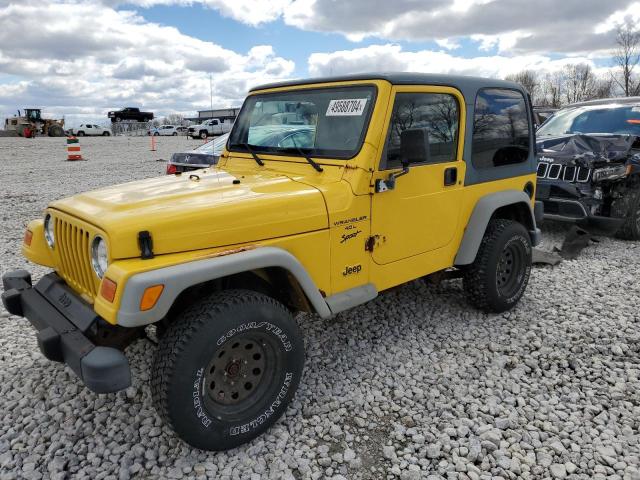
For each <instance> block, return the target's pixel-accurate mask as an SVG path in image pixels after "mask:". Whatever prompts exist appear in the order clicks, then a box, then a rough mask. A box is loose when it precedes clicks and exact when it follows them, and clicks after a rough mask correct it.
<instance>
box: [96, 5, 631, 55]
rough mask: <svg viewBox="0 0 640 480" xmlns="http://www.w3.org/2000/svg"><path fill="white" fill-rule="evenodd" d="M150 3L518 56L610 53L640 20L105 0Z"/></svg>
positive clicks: (620, 13)
mask: <svg viewBox="0 0 640 480" xmlns="http://www.w3.org/2000/svg"><path fill="white" fill-rule="evenodd" d="M103 1H106V2H115V3H117V2H122V3H125V4H127V5H138V6H141V7H149V6H152V5H157V4H165V5H167V4H172V5H183V6H188V5H193V4H200V5H204V6H206V7H209V8H212V9H215V10H217V11H219V12H220V13H221V14H222V15H224V16H227V17H229V18H233V19H234V20H237V21H239V22H242V23H245V24H249V25H254V26H255V25H261V24H265V23H269V22H273V21H275V20H278V19H282V20H283V21H284V22H285V23H286V24H288V25H291V26H294V27H297V28H300V29H302V30H313V31H318V32H332V33H339V34H341V35H344V36H345V37H346V38H347V39H349V40H351V41H353V42H359V41H362V40H363V39H364V38H367V37H369V38H381V39H388V40H392V41H438V42H442V43H443V45H441V46H442V47H443V48H447V49H450V48H449V47H448V46H453V45H454V44H455V42H454V43H452V42H453V40H451V39H453V38H481V39H485V40H484V41H483V42H482V45H483V46H485V47H488V48H493V46H498V47H499V48H500V49H501V51H507V50H510V51H512V53H514V52H518V53H565V54H584V53H587V52H588V53H590V54H591V55H592V56H593V55H595V54H598V55H600V56H603V55H607V54H608V51H609V50H610V49H611V48H612V47H613V35H612V34H611V30H612V29H613V26H615V24H616V23H620V21H622V19H624V18H628V19H631V20H632V21H635V22H639V21H640V13H638V12H640V2H638V1H637V0H607V1H606V2H604V1H601V0H562V1H559V0H536V1H531V0H454V1H453V2H451V1H450V0H394V1H381V0H377V1H371V0H349V1H337V0H270V1H265V0H128V1H126V0H103Z"/></svg>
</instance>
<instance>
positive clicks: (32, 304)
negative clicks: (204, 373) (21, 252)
mask: <svg viewBox="0 0 640 480" xmlns="http://www.w3.org/2000/svg"><path fill="white" fill-rule="evenodd" d="M2 283H3V286H4V290H5V291H4V292H3V293H2V303H3V305H4V307H5V308H6V309H7V311H8V312H9V313H11V314H12V315H17V316H20V317H24V318H26V319H27V320H29V322H30V323H31V325H33V327H34V328H35V329H36V330H37V331H38V333H37V334H36V337H37V339H38V346H39V347H40V350H41V351H42V354H43V355H44V356H45V357H46V358H47V359H49V360H52V361H56V362H63V363H65V364H67V365H68V366H69V367H70V368H71V370H73V371H74V372H75V374H76V375H77V376H78V377H79V378H80V379H81V380H82V382H83V383H84V384H85V385H86V386H87V387H88V388H89V389H90V390H93V391H94V392H96V393H109V392H117V391H119V390H123V389H125V388H127V387H128V386H129V385H131V371H130V369H129V362H128V361H127V358H126V357H125V355H124V353H123V352H122V351H120V350H118V349H116V348H112V347H105V346H97V345H95V344H94V343H93V342H92V341H91V340H90V338H89V336H88V335H89V334H90V332H91V331H92V330H94V329H95V328H96V324H97V322H98V321H99V320H100V317H98V316H97V315H96V314H95V312H94V311H93V309H92V308H91V307H90V306H89V305H88V304H86V303H85V302H84V301H83V300H81V299H80V298H79V297H78V296H77V295H76V294H75V293H74V292H73V291H72V290H71V289H70V288H69V287H68V286H67V285H66V284H65V283H64V281H63V280H62V279H61V278H60V277H59V276H58V275H56V274H55V273H50V274H48V275H45V276H44V277H43V278H42V279H41V280H40V281H39V282H38V283H37V284H36V285H35V287H34V286H32V284H31V275H30V274H29V273H28V272H27V271H25V270H16V271H13V272H9V273H7V274H5V275H4V276H3V277H2Z"/></svg>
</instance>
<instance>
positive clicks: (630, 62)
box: [613, 22, 640, 97]
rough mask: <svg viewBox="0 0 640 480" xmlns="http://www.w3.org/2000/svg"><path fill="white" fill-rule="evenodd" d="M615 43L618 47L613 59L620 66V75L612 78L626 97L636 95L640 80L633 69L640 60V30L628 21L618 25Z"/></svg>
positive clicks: (639, 91) (639, 87) (639, 92)
mask: <svg viewBox="0 0 640 480" xmlns="http://www.w3.org/2000/svg"><path fill="white" fill-rule="evenodd" d="M616 44H617V45H618V47H617V48H616V52H615V55H614V57H613V59H614V61H615V64H616V65H617V66H618V67H619V68H620V75H619V76H614V77H613V78H614V80H615V82H616V83H617V84H618V86H619V87H620V88H621V89H622V90H623V91H624V95H625V96H626V97H631V96H633V95H638V94H640V81H639V80H638V79H637V75H636V74H635V72H634V70H635V69H636V67H637V66H638V63H639V62H640V31H639V30H638V29H637V28H636V27H635V25H632V24H631V23H629V22H627V23H626V24H625V25H622V26H619V27H618V31H617V34H616Z"/></svg>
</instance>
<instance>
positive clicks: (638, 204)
mask: <svg viewBox="0 0 640 480" xmlns="http://www.w3.org/2000/svg"><path fill="white" fill-rule="evenodd" d="M630 196H631V198H629V199H628V200H627V201H621V200H622V199H620V200H616V201H615V202H613V204H612V205H611V216H612V217H618V218H620V217H624V218H625V221H624V223H623V224H622V226H621V227H620V229H619V230H618V231H617V232H616V237H618V238H621V239H623V240H640V192H634V193H633V194H631V195H630Z"/></svg>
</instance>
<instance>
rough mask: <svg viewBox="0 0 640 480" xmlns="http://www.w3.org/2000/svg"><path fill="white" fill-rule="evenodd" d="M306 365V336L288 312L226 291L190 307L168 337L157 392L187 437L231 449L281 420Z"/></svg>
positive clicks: (167, 416)
mask: <svg viewBox="0 0 640 480" xmlns="http://www.w3.org/2000/svg"><path fill="white" fill-rule="evenodd" d="M303 365H304V346H303V342H302V335H301V333H300V331H299V329H298V327H297V325H296V323H295V321H294V319H293V317H292V316H291V314H290V313H289V311H288V310H287V309H286V307H284V305H282V304H281V303H279V302H277V301H276V300H274V299H273V298H271V297H269V296H267V295H263V294H260V293H256V292H253V291H249V290H229V291H223V292H218V293H215V294H212V295H210V296H209V297H206V298H204V299H203V300H201V301H200V302H198V303H197V304H194V305H192V306H191V307H189V308H188V309H187V310H186V311H185V312H184V313H183V314H182V315H181V316H180V318H179V319H177V320H176V321H175V322H174V323H173V324H172V325H171V326H169V328H168V329H167V330H166V332H165V333H164V334H163V336H162V338H161V339H160V343H159V345H158V349H157V351H156V354H155V358H154V362H153V369H152V383H151V392H152V395H153V399H154V403H155V405H156V409H157V410H158V412H159V414H160V416H161V417H162V418H163V419H164V420H165V421H166V422H167V423H168V424H169V425H170V426H171V427H172V428H173V429H174V430H175V432H176V433H177V434H178V436H179V437H180V438H182V439H183V440H184V441H186V442H187V443H189V444H190V445H192V446H194V447H197V448H200V449H203V450H226V449H229V448H233V447H236V446H238V445H241V444H243V443H246V442H248V441H250V440H252V439H253V438H255V437H257V436H258V435H260V434H261V433H262V432H264V431H265V430H266V429H267V428H269V427H270V426H271V425H272V424H274V423H275V422H276V420H278V418H280V416H281V415H282V414H283V413H284V411H285V409H286V406H287V404H288V403H289V401H290V400H291V399H292V398H293V395H294V394H295V391H296V389H297V386H298V382H299V381H300V376H301V374H302V368H303Z"/></svg>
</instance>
